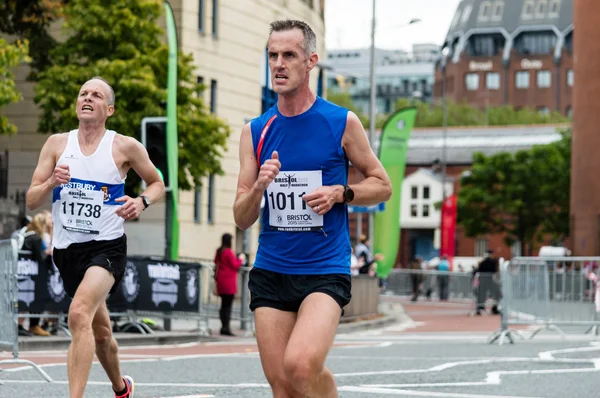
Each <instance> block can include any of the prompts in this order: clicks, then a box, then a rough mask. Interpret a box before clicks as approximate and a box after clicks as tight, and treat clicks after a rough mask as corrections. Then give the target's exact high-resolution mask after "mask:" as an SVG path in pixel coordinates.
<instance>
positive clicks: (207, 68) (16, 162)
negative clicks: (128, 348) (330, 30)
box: [0, 0, 326, 258]
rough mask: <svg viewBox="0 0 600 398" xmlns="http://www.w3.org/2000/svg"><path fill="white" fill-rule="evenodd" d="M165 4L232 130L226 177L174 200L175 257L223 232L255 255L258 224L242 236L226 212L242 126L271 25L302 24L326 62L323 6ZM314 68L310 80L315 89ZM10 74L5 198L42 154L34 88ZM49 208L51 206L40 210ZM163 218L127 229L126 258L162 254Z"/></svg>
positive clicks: (209, 1) (238, 1)
mask: <svg viewBox="0 0 600 398" xmlns="http://www.w3.org/2000/svg"><path fill="white" fill-rule="evenodd" d="M170 4H171V6H172V8H173V11H174V15H175V20H176V26H177V35H178V40H179V46H180V48H181V50H182V51H183V52H184V53H186V54H189V53H191V54H192V55H193V58H194V63H195V66H196V71H197V72H196V73H197V79H198V81H199V82H203V83H204V85H205V87H206V89H205V91H204V93H203V95H204V100H205V103H206V104H207V106H209V107H210V109H211V111H212V112H213V113H214V114H216V115H217V116H219V117H220V118H222V119H224V120H226V121H227V123H228V124H229V126H230V127H231V130H232V134H231V136H230V137H229V140H228V142H227V151H226V152H225V153H224V157H223V159H222V167H223V170H224V171H225V175H223V176H210V177H207V178H205V179H204V181H203V184H202V188H200V187H198V189H196V190H195V191H191V192H180V194H179V223H180V245H179V254H180V256H186V257H197V258H198V257H199V258H213V256H214V252H215V250H216V248H217V247H218V246H219V245H220V242H221V235H222V234H223V233H231V234H232V235H233V236H234V237H235V238H236V239H235V244H236V249H237V250H238V251H241V250H244V251H246V252H248V253H254V252H255V250H256V245H257V237H258V223H257V224H256V225H255V226H254V227H252V228H251V229H250V230H249V232H248V233H242V231H240V230H239V229H238V228H237V227H236V225H235V223H234V220H233V211H232V209H233V202H234V197H235V192H236V185H237V176H238V171H239V157H238V149H239V137H240V132H241V130H242V127H243V126H244V124H245V123H247V121H249V120H250V119H251V118H253V117H256V116H258V115H260V114H261V112H262V108H263V106H264V105H263V102H264V101H263V100H264V94H265V92H268V91H269V90H268V81H269V76H268V70H267V68H266V62H265V49H266V43H267V39H268V34H269V23H270V22H271V21H273V20H277V19H285V18H290V19H300V20H304V21H306V22H307V23H308V24H309V25H310V26H311V27H312V28H313V30H314V31H315V33H316V35H317V47H318V53H319V56H320V58H321V59H324V58H325V57H326V52H325V48H324V46H325V26H324V19H323V17H324V0H285V1H283V0H272V1H271V0H171V1H170ZM160 23H161V24H164V21H160ZM318 69H319V68H317V71H315V72H313V74H312V80H311V87H312V88H313V90H315V91H317V88H318V87H317V86H318V82H317V80H318V76H319V70H318ZM15 73H16V80H17V87H18V89H19V90H20V91H21V92H22V94H23V97H24V100H23V101H21V102H18V103H15V104H10V105H8V106H6V107H4V108H3V109H2V112H3V114H5V115H7V116H8V118H9V121H10V122H11V123H14V124H16V125H17V127H18V134H17V135H15V136H11V137H7V136H0V148H2V149H3V150H2V151H0V152H2V159H0V160H2V161H0V164H3V162H6V167H5V171H6V172H5V173H4V174H6V178H4V179H3V178H0V182H4V185H5V186H4V187H0V193H2V194H4V195H5V196H8V197H13V196H14V195H15V194H16V193H17V192H23V191H25V190H26V189H27V188H28V187H29V184H30V182H31V176H32V174H33V171H34V168H35V166H36V163H37V160H38V156H39V152H40V149H41V147H42V145H43V143H44V142H45V141H46V139H47V138H48V136H46V135H41V134H38V133H37V132H36V130H37V124H38V115H39V110H38V109H37V107H36V105H35V104H34V102H33V98H34V95H35V85H34V83H31V82H27V81H26V75H27V73H28V68H27V67H26V66H22V67H19V68H17V70H16V71H15ZM90 77H91V76H90ZM265 82H267V86H266V87H265ZM82 83H83V82H82ZM148 116H155V115H148ZM73 127H74V128H76V126H73ZM0 175H2V173H0ZM4 180H6V181H4ZM49 207H50V202H48V203H47V204H46V208H49ZM164 219H165V206H164V203H157V204H155V205H153V206H151V207H150V208H148V210H147V211H145V212H144V213H143V216H142V217H141V219H140V220H139V221H137V222H128V223H126V233H127V235H128V243H129V254H144V255H158V256H161V255H163V254H164V252H165V238H164V236H165V228H164Z"/></svg>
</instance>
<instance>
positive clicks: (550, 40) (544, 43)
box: [515, 31, 557, 55]
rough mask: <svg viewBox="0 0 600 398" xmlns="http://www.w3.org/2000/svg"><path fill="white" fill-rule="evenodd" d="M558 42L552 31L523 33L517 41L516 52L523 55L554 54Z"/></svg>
mask: <svg viewBox="0 0 600 398" xmlns="http://www.w3.org/2000/svg"><path fill="white" fill-rule="evenodd" d="M556 40H557V39H556V34H555V33H554V32H552V31H548V32H527V33H521V34H520V35H519V36H518V37H517V38H516V39H515V50H516V51H517V52H518V53H519V54H523V55H542V54H552V52H553V51H554V47H555V46H556Z"/></svg>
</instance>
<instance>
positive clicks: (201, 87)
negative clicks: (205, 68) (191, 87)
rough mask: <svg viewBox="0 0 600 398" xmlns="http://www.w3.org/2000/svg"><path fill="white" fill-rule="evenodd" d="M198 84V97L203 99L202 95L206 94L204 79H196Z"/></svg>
mask: <svg viewBox="0 0 600 398" xmlns="http://www.w3.org/2000/svg"><path fill="white" fill-rule="evenodd" d="M196 83H198V86H197V88H196V96H198V97H202V94H204V78H203V77H202V76H198V77H196Z"/></svg>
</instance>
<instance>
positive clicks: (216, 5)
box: [212, 0, 219, 37]
mask: <svg viewBox="0 0 600 398" xmlns="http://www.w3.org/2000/svg"><path fill="white" fill-rule="evenodd" d="M212 4H213V15H212V35H213V37H217V34H218V33H219V31H218V27H217V22H218V21H219V0H213V2H212Z"/></svg>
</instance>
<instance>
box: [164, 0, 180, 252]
mask: <svg viewBox="0 0 600 398" xmlns="http://www.w3.org/2000/svg"><path fill="white" fill-rule="evenodd" d="M165 11H166V25H167V42H168V43H169V67H168V72H167V73H168V76H167V164H168V167H167V169H168V171H167V172H168V173H169V181H170V185H171V192H167V196H168V195H171V198H170V201H167V206H169V207H170V208H169V209H167V212H168V213H169V215H170V217H169V219H168V220H167V221H168V222H169V224H168V225H166V228H167V229H168V230H169V232H170V238H171V239H170V242H167V243H168V244H170V247H169V256H168V257H169V259H170V260H177V258H178V256H179V216H178V214H177V204H178V194H179V184H178V183H177V178H178V174H179V146H178V142H179V140H178V139H177V51H178V47H177V30H176V29H175V17H174V16H173V10H172V9H171V5H170V4H169V2H168V1H165ZM169 202H170V203H169Z"/></svg>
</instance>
